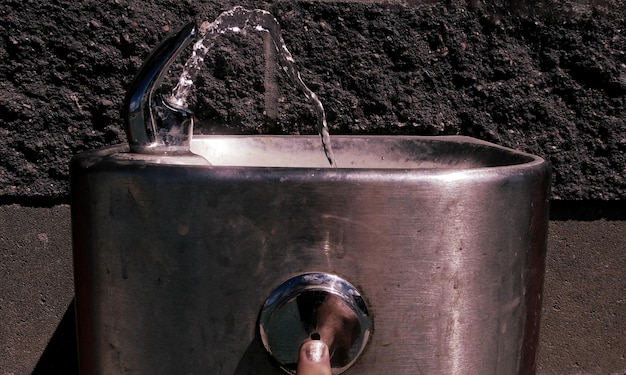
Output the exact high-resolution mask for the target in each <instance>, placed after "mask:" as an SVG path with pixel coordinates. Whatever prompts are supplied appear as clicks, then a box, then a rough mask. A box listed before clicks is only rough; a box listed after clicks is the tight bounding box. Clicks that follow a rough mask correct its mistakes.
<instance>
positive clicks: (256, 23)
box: [170, 6, 336, 167]
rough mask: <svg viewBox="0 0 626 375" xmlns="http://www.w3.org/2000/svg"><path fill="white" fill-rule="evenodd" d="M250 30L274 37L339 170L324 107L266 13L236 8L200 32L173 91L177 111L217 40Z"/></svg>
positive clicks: (282, 61)
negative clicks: (228, 34) (309, 86)
mask: <svg viewBox="0 0 626 375" xmlns="http://www.w3.org/2000/svg"><path fill="white" fill-rule="evenodd" d="M247 30H254V31H260V32H267V33H269V35H270V36H271V39H272V42H273V44H274V47H275V48H276V52H277V56H278V60H279V61H278V62H279V64H280V66H281V67H282V69H283V70H284V71H285V73H286V74H287V76H288V77H289V78H290V79H291V81H292V82H293V84H295V85H296V86H297V87H298V88H300V89H301V90H302V92H304V95H305V96H306V97H307V99H308V100H309V102H310V103H311V105H312V106H313V109H314V111H315V114H316V116H317V128H318V131H319V134H320V137H321V139H322V146H323V148H324V153H325V154H326V158H327V159H328V162H329V163H330V165H331V166H332V167H336V163H335V157H334V154H333V150H332V147H331V143H330V134H329V132H328V124H327V122H326V113H325V111H324V106H322V103H321V102H320V100H319V98H318V97H317V95H316V94H315V93H314V92H313V91H311V90H310V89H309V88H308V87H307V85H306V84H305V83H304V81H303V80H302V77H301V76H300V73H299V72H298V70H297V69H296V66H295V61H294V59H293V56H292V55H291V52H289V50H288V49H287V46H286V45H285V41H284V40H283V37H282V35H281V31H280V25H279V23H278V21H277V20H276V18H274V16H272V14H271V13H269V12H267V11H264V10H260V9H253V10H248V9H245V8H242V7H240V6H237V7H234V8H232V9H231V10H228V11H226V12H223V13H222V14H220V15H219V16H218V17H217V18H216V19H215V21H213V22H203V23H202V24H201V25H200V28H199V37H200V39H199V40H198V41H197V42H196V43H195V44H194V46H193V52H192V55H191V57H190V58H189V59H188V60H187V62H186V63H185V67H184V69H183V73H182V74H181V76H180V79H179V81H178V83H177V85H176V87H174V89H173V92H172V95H171V98H170V100H171V102H172V103H173V104H175V105H176V106H178V107H186V105H187V98H188V96H189V94H190V92H191V87H192V86H193V83H194V80H195V78H196V77H197V75H198V74H199V72H200V70H201V69H202V64H203V62H204V57H205V56H206V54H207V53H208V52H209V51H210V50H211V48H212V47H213V45H214V44H215V38H216V37H218V36H219V35H220V34H225V33H229V32H231V33H244V32H246V31H247Z"/></svg>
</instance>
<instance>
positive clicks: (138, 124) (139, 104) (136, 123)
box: [123, 22, 197, 155]
mask: <svg viewBox="0 0 626 375" xmlns="http://www.w3.org/2000/svg"><path fill="white" fill-rule="evenodd" d="M196 30H197V28H196V25H195V23H193V22H192V23H189V24H187V25H186V26H184V27H182V28H181V29H180V30H179V31H177V32H176V33H172V34H171V35H169V36H168V37H166V38H165V39H164V40H163V41H162V42H161V44H160V45H159V46H158V47H157V48H156V49H155V50H154V51H153V52H152V54H151V55H150V56H149V57H148V59H146V61H145V62H144V64H143V65H142V67H141V69H140V70H139V73H138V74H137V75H136V76H135V79H134V80H133V82H132V83H131V84H130V87H129V89H128V92H127V94H126V98H125V99H124V108H123V110H124V113H123V117H124V121H125V125H126V135H127V137H128V143H129V145H130V149H131V151H132V152H135V153H141V154H157V155H170V154H185V153H189V152H190V151H189V148H190V142H191V134H192V131H193V114H192V112H191V111H190V110H188V109H187V108H183V107H180V106H177V105H176V104H174V103H171V102H168V100H167V98H166V97H165V96H164V95H163V93H162V92H161V83H162V80H163V76H164V75H165V73H166V72H167V70H168V69H169V66H170V65H171V64H172V62H173V61H174V60H175V58H176V57H177V56H178V55H179V54H180V52H181V51H182V50H183V49H184V48H185V47H187V46H188V45H189V43H190V42H191V40H192V38H193V37H194V36H195V35H196V33H197V31H196Z"/></svg>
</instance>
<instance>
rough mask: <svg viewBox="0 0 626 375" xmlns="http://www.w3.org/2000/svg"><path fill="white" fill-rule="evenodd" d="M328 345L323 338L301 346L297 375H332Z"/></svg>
mask: <svg viewBox="0 0 626 375" xmlns="http://www.w3.org/2000/svg"><path fill="white" fill-rule="evenodd" d="M331 374H332V371H331V370H330V354H329V353H328V346H326V344H324V342H323V341H321V340H310V341H307V342H305V343H304V344H302V346H301V347H300V355H299V357H298V367H297V369H296V375H331Z"/></svg>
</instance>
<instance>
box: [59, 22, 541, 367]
mask: <svg viewBox="0 0 626 375" xmlns="http://www.w3.org/2000/svg"><path fill="white" fill-rule="evenodd" d="M185 33H187V34H189V35H191V34H192V33H193V29H188V30H186V31H183V34H185ZM183 37H184V38H186V37H187V36H184V35H183ZM179 41H180V35H179V36H178V37H176V38H173V39H170V40H167V41H166V42H164V45H162V46H161V47H159V49H158V51H157V52H156V53H155V55H153V56H152V58H151V60H150V61H148V62H147V63H146V66H147V67H148V68H146V69H144V70H143V71H142V73H140V75H139V78H138V79H139V81H138V82H139V83H138V84H137V81H136V84H135V85H133V86H132V89H131V92H130V93H129V96H128V98H127V107H128V111H127V113H126V120H127V126H128V127H129V140H130V147H129V146H126V145H122V146H114V147H108V148H104V149H100V150H95V151H90V152H85V153H83V154H80V155H78V156H76V157H75V158H74V159H73V161H72V163H71V194H72V223H73V241H74V257H75V258H74V259H75V282H76V304H77V320H78V335H79V351H80V368H81V373H82V374H94V375H95V374H107V375H110V374H131V373H132V374H151V375H155V374H168V375H170V374H239V375H240V374H281V373H285V372H293V369H294V363H295V362H296V360H297V354H298V348H299V345H300V344H301V343H302V342H303V341H304V340H307V339H309V338H311V337H312V336H315V335H317V336H318V337H317V338H320V337H321V339H322V340H327V341H330V343H329V345H330V346H331V350H332V352H333V359H332V363H333V369H334V370H333V371H334V373H341V372H345V373H347V374H372V375H374V374H382V373H394V374H481V375H482V374H498V375H499V374H532V373H534V368H535V352H536V346H537V334H538V325H539V314H540V307H541V291H542V283H543V272H544V257H545V250H546V232H547V226H548V221H547V212H548V201H547V199H548V191H549V185H550V168H549V165H548V163H546V162H545V161H544V160H543V159H541V158H539V157H536V156H532V155H529V154H525V153H522V152H519V151H516V150H511V149H507V148H503V147H500V146H497V145H494V144H490V143H487V142H483V141H479V140H476V139H471V138H467V137H460V136H445V137H443V136H442V137H418V136H334V137H333V139H332V142H333V148H334V153H335V159H336V163H337V168H329V167H328V161H327V159H326V157H325V155H324V153H323V152H321V151H320V149H321V147H320V144H319V143H320V140H319V137H316V136H255V135H247V136H195V137H191V136H189V137H188V139H186V140H184V141H183V143H182V144H183V147H179V146H180V144H179V143H176V145H175V146H176V147H174V148H171V147H170V146H171V145H172V144H171V143H170V142H171V138H168V137H169V136H171V134H173V133H172V131H168V132H165V133H164V132H161V131H160V130H161V129H159V128H158V126H161V125H160V124H161V123H156V124H153V123H151V122H150V121H152V120H151V119H153V118H154V117H155V114H154V113H153V111H154V110H155V108H161V109H162V108H166V109H167V107H168V106H169V104H167V103H165V104H164V103H163V101H162V100H161V99H158V100H157V99H155V98H154V96H155V95H158V85H159V80H160V78H159V76H160V74H161V73H162V70H161V69H156V68H155V67H158V68H162V67H163V65H164V62H166V61H168V60H169V59H170V58H171V57H172V55H174V54H176V53H177V51H178V50H179V49H180V47H181V45H182V44H180V43H179ZM155 59H156V60H155ZM155 61H156V62H155ZM154 103H156V104H154ZM167 110H169V111H171V112H172V113H173V115H172V116H173V118H176V119H177V120H176V121H178V122H179V123H180V121H181V118H182V119H183V120H184V121H186V120H188V116H187V114H186V113H185V111H181V110H180V109H177V108H170V109H167ZM135 125H137V126H135ZM152 125H154V127H153V126H152ZM142 129H144V130H142ZM150 129H156V130H155V131H151V130H150ZM170 130H171V129H170ZM179 130H180V129H179ZM179 130H177V131H176V132H174V133H175V134H177V135H180V134H188V135H190V134H191V132H190V130H187V129H183V130H182V131H179ZM162 134H165V135H163V136H161V135H162ZM183 138H185V137H183ZM185 142H187V143H186V145H187V146H185ZM131 148H132V149H133V151H131ZM189 149H190V150H191V151H192V152H193V154H192V153H189V152H188V150H189ZM324 314H331V315H333V314H334V316H338V317H339V318H340V319H342V321H343V322H344V323H345V325H344V328H343V329H342V330H334V331H333V330H330V331H327V330H325V327H324V322H323V321H324V317H325V316H327V315H324ZM329 332H330V333H329ZM324 335H326V336H324Z"/></svg>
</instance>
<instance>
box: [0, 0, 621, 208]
mask: <svg viewBox="0 0 626 375" xmlns="http://www.w3.org/2000/svg"><path fill="white" fill-rule="evenodd" d="M242 3H243V5H246V4H249V5H251V4H253V6H255V7H260V8H264V9H267V10H270V11H271V12H272V13H273V14H275V15H276V17H277V18H278V20H279V22H280V23H281V24H282V27H283V31H284V37H285V40H286V42H287V45H288V46H289V48H290V49H291V51H292V53H293V55H294V56H295V58H296V60H297V62H298V66H299V68H300V70H301V72H302V76H303V78H304V80H305V81H306V82H307V83H308V84H309V85H310V87H311V88H312V89H313V90H314V91H315V92H317V94H318V95H319V96H320V97H321V98H322V101H323V102H324V104H325V106H326V109H327V113H328V120H329V124H330V129H331V133H335V134H337V133H341V134H361V133H369V134H381V133H385V134H429V135H430V134H463V135H470V136H474V137H478V138H481V139H485V140H488V141H492V142H495V143H499V144H501V145H505V146H508V147H512V148H517V149H520V150H523V151H527V152H531V153H535V154H538V155H540V156H543V157H545V158H547V159H549V160H550V161H551V162H552V163H553V166H554V189H553V193H554V195H553V197H554V198H555V199H564V200H579V199H595V200H615V199H621V198H622V197H623V196H624V188H625V186H626V177H625V175H626V172H625V168H626V159H625V157H624V151H625V150H626V106H625V103H624V100H625V99H624V97H625V95H626V56H625V55H624V51H625V50H626V36H625V35H624V34H625V33H626V31H624V30H626V20H625V19H624V18H623V17H613V16H612V15H614V14H619V11H620V8H619V7H618V5H619V4H620V3H615V4H612V5H610V7H609V6H607V5H606V2H605V3H602V2H600V3H598V4H596V5H590V4H588V3H582V2H578V1H576V2H571V3H570V2H559V3H558V4H560V5H559V6H557V5H555V4H554V3H552V2H550V1H544V2H533V1H529V2H521V1H517V2H495V3H492V4H482V3H480V2H479V1H470V2H468V3H466V2H464V1H449V2H435V3H432V2H431V3H420V2H410V3H409V4H404V3H402V2H395V1H394V2H371V1H364V2H293V1H276V2H246V1H243V2H242ZM231 5H234V3H232V2H227V3H226V4H222V3H221V2H208V3H206V2H200V1H164V0H162V1H151V2H147V1H125V0H118V1H111V2H105V3H102V2H100V1H93V0H84V1H79V2H70V1H58V2H34V1H12V0H9V1H5V2H3V3H2V4H0V17H1V18H2V20H3V22H1V23H0V36H1V38H0V58H2V61H3V64H2V65H1V66H0V113H1V114H2V115H1V117H0V197H2V199H4V201H5V202H11V201H15V199H18V200H19V199H23V198H32V197H55V198H57V199H59V200H61V201H62V200H64V199H66V197H67V194H68V185H67V180H68V167H67V166H68V161H69V158H70V157H71V156H72V155H73V154H75V153H77V152H80V151H81V150H85V149H91V148H94V147H100V146H104V145H109V144H115V143H121V142H126V136H125V134H124V129H123V124H122V121H121V119H120V110H121V105H122V98H123V96H124V93H125V89H126V87H127V85H128V84H129V82H130V81H131V79H132V77H133V75H134V74H135V73H136V72H137V70H138V68H139V66H140V65H141V63H142V62H143V60H144V59H145V58H146V56H147V55H148V54H149V52H150V51H151V50H153V49H154V48H155V46H156V45H157V44H158V42H159V41H160V40H161V39H162V38H163V37H164V36H165V35H166V34H167V33H169V32H171V31H172V30H174V29H175V28H177V27H179V26H181V25H183V24H185V23H186V22H188V21H192V20H195V21H196V22H201V21H203V20H213V19H214V18H215V17H216V16H217V15H218V14H219V12H220V11H221V10H222V9H227V8H230V6H231ZM513 5H517V6H518V7H513ZM611 7H612V8H611ZM609 9H610V11H609ZM248 34H254V33H253V32H251V33H248ZM266 42H267V41H265V42H264V41H263V39H262V38H260V37H258V36H257V37H255V36H254V35H252V36H250V37H244V38H241V37H232V38H231V37H228V38H224V40H223V43H221V44H218V45H217V46H216V47H215V48H214V53H213V54H211V55H210V56H209V58H208V59H207V68H206V69H205V71H204V73H203V75H202V76H201V77H200V78H199V80H198V82H197V88H198V90H197V91H196V92H195V93H194V98H195V101H194V103H192V106H191V109H192V110H194V112H195V113H196V117H197V120H198V121H197V122H198V124H197V127H196V133H273V134H304V133H314V132H315V118H314V116H313V114H312V112H311V109H310V108H309V107H308V105H307V104H306V103H305V101H304V99H303V97H302V95H301V94H300V93H299V92H298V91H297V90H296V89H294V88H293V87H292V86H291V85H290V84H289V82H287V81H286V80H285V79H284V77H283V75H282V74H281V73H280V71H278V70H277V69H276V66H275V62H274V61H273V58H272V57H273V56H272V53H271V49H270V48H267V43H266ZM266 55H267V56H266ZM264 57H268V58H264ZM168 77H169V78H170V79H175V78H176V77H177V71H176V70H175V71H173V72H172V73H171V74H170V75H169V76H168Z"/></svg>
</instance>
